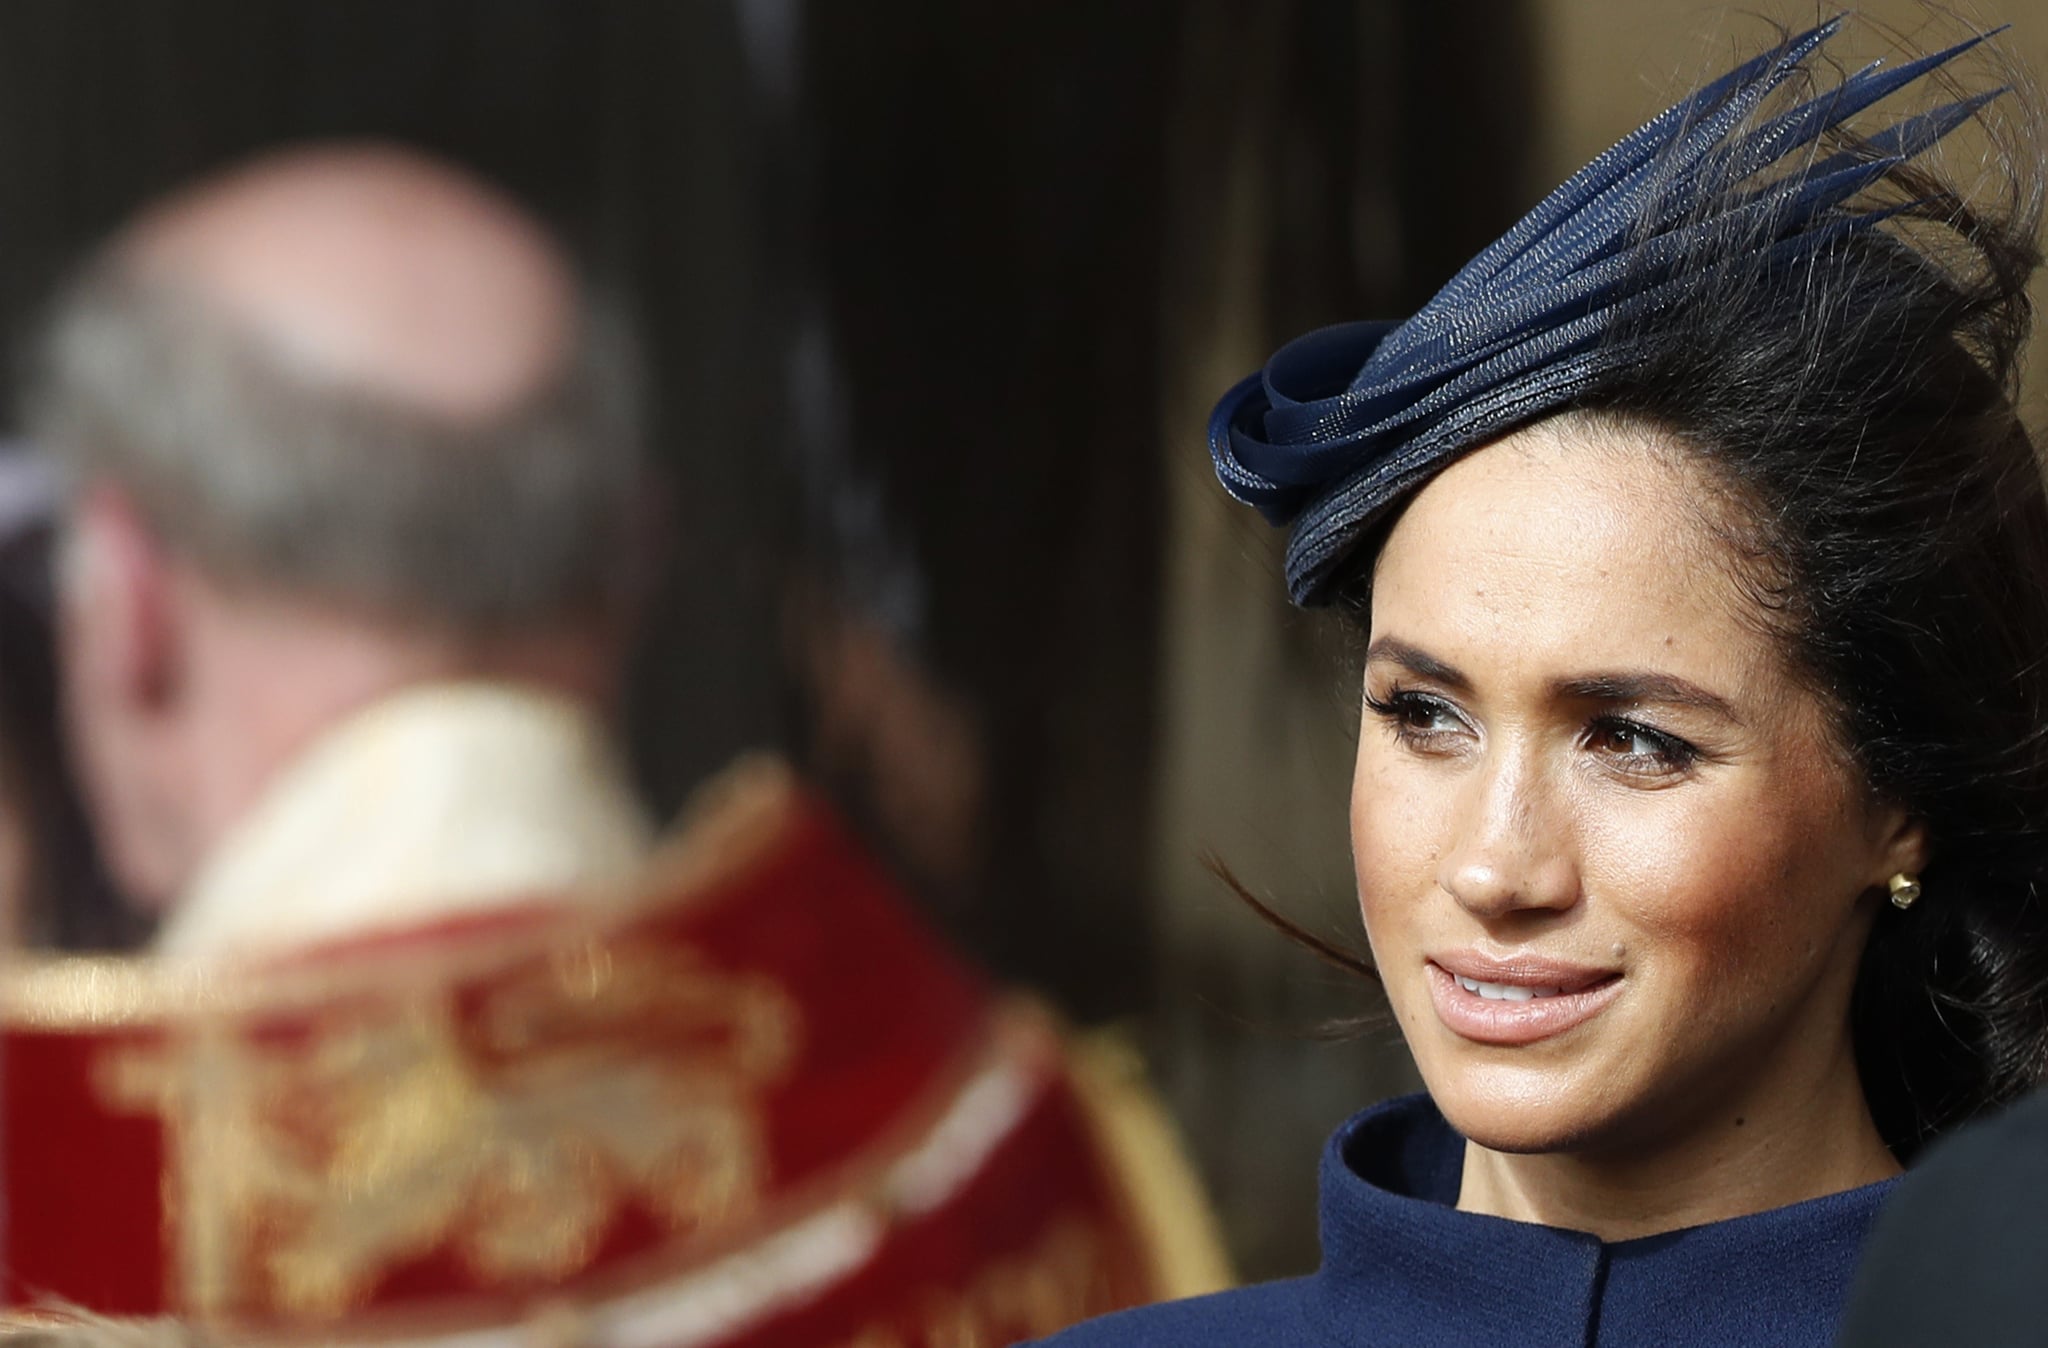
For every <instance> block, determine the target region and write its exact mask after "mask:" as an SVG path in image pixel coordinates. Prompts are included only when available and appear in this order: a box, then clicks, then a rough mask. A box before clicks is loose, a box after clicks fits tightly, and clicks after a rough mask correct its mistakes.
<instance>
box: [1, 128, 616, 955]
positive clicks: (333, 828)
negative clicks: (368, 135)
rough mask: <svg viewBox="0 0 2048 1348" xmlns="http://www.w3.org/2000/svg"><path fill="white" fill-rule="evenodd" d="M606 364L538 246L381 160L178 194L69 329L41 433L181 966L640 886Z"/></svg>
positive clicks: (127, 242) (455, 195) (115, 762)
mask: <svg viewBox="0 0 2048 1348" xmlns="http://www.w3.org/2000/svg"><path fill="white" fill-rule="evenodd" d="M598 345H599V343H598V341H597V337H596V334H595V333H594V332H593V331H592V330H591V328H590V325H589V324H588V323H587V322H586V320H585V316H584V314H583V311H582V306H581V303H580V300H579V297H578V293H577V285H576V281H575V278H574V276H573V274H572V273H571V271H570V269H569V268H568V266H567V265H566V264H565V263H564V261H563V259H562V258H561V257H560V256H559V255H558V253H557V252H556V250H555V248H554V247H553V246H552V245H551V244H550V242H549V241H548V240H547V238H546V237H545V236H544V235H543V234H542V232H541V231H540V230H539V229H538V228H537V227H536V226H535V225H533V224H532V223H531V222H530V221H529V220H527V219H526V218H525V217H524V216H523V215H522V214H521V213H520V212H519V211H517V210H516V209H515V208H514V207H513V206H512V205H511V204H510V203H509V202H507V201H505V200H503V199H502V198H500V197H499V196H497V195H496V194H495V193H493V192H492V191H490V190H489V189H488V188H486V187H484V186H482V185H481V184H479V183H476V182H473V181H471V180H469V179H467V178H465V177H463V176H461V175H459V174H457V173H455V172H453V171H451V170H448V169H445V168H442V167H440V166H438V165H433V164H429V163H426V162H424V161H422V160H419V159H416V158H413V157H409V156H406V155H403V154H399V153H396V152H393V151H387V150H379V149H366V148H336V149H328V150H320V151H306V152H300V153H297V154H293V155H289V156H286V157H282V158H278V159H273V160H270V161H266V162H262V163H259V164H256V165H254V166H252V167H249V168H247V169H244V170H242V171H241V172H239V173H235V174H232V175H230V176H228V177H226V178H224V179H221V180H217V181H213V182H208V183H205V184H203V185H201V186H199V187H197V188H195V189H192V190H191V191H189V192H187V193H185V194H183V195H181V196H178V197H174V198H173V199H171V200H170V201H168V202H166V203H164V204H163V205H161V206H159V207H157V208H155V209H153V210H151V211H148V212H147V213H145V214H144V215H143V216H142V218H141V219H139V220H138V221H136V222H135V223H134V224H133V225H132V226H130V227H129V228H128V229H127V230H126V231H124V232H123V233H122V234H121V235H120V236H119V237H118V238H117V239H116V240H115V241H114V242H113V243H112V244H111V245H110V247H109V248H108V249H107V251H106V253H105V254H104V255H103V256H102V257H101V259H100V260H99V261H98V262H97V263H96V264H95V265H94V266H93V267H92V268H91V269H90V271H89V272H88V273H87V274H86V276H85V277H84V279H83V281H82V282H81V283H80V285H79V286H78V287H77V289H76V290H75V292H74V293H73V294H72V295H71V296H70V298H69V300H68V302H67V303H66V304H65V306H64V307H63V310H62V313H61V315H60V317H59V319H58V322H57V325H56V328H55V331H54V334H53V339H52V342H51V346H50V361H49V369H48V372H47V373H48V384H47V387H46V388H45V390H44V394H43V398H42V400H41V405H40V407H39V408H38V409H37V412H38V415H39V419H40V421H41V425H40V426H39V434H38V438H39V439H40V440H41V441H42V442H43V443H44V444H46V445H48V446H49V447H50V448H51V449H52V450H54V451H55V452H57V453H58V454H59V455H60V456H62V457H63V458H64V460H65V461H66V462H67V465H68V466H69V468H70V469H71V471H72V475H73V477H74V479H75V482H76V486H77V492H78V495H77V498H76V503H75V507H74V510H73V512H72V518H71V520H70V527H69V537H68V540H67V543H66V554H67V555H66V558H65V564H64V571H65V575H64V578H63V585H62V591H61V625H62V640H63V654H64V658H65V662H66V667H67V678H68V691H69V693H70V699H69V711H70V724H71V729H72V735H73V742H74V747H75V752H76V754H77V756H78V759H79V762H80V764H81V768H82V771H83V775H84V780H85V784H86V791H87V795H88V798H89V799H90V801H91V803H92V806H93V808H94V812H95V814H96V816H97V819H98V823H99V829H100V836H101V839H102V846H103V848H104V849H105V851H106V852H107V854H108V856H109V859H110V861H111V863H112V865H113V867H114V869H115V871H116V874H117V875H118V877H119V878H120V879H121V880H122V881H123V882H124V884H125V886H126V887H127V888H128V889H129V890H130V892H131V893H133V894H134V895H135V896H137V897H138V898H140V899H142V900H143V901H145V902H147V903H149V904H151V905H156V906H162V905H168V911H167V916H166V920H165V924H164V929H163V934H162V948H163V949H164V950H165V951H166V952H168V953H172V954H178V955H191V956H222V955H231V954H252V953H260V952H264V951H273V950H277V949H280V948H288V947H290V946H293V945H298V944H304V943H306V942H310V941H320V940H326V939H332V938H334V937H336V936H342V935H349V934H353V933H357V932H360V931H362V930H365V929H370V928H375V927H379V926H386V925H391V924H394V923H413V922H417V921H420V920H421V919H422V918H427V917H432V916H434V915H437V914H452V913H458V912H463V911H468V910H471V909H474V908H476V907H477V906H479V905H487V904H494V903H502V902H504V901H505V899H506V896H508V895H515V896H517V895H532V894H534V893H541V892H556V891H561V890H565V889H568V888H570V887H584V888H588V887H590V886H592V885H596V884H602V883H604V882H609V881H617V880H619V879H622V878H624V877H625V876H627V875H629V874H630V873H631V872H632V871H633V869H634V868H635V867H636V866H637V865H638V863H639V861H640V859H641V857H642V856H643V854H644V853H645V851H646V849H647V846H648V845H649V842H650V839H651V830H650V829H649V827H648V825H647V823H646V821H645V820H644V819H643V818H642V817H641V815H640V813H639V811H638V809H637V807H636V806H635V804H634V802H633V799H632V797H631V795H630V793H629V792H628V790H627V789H626V785H625V783H624V781H623V780H622V778H621V776H620V774H619V772H618V769H617V767H616V765H615V763H614V762H613V760H612V757H611V755H610V753H609V752H608V750H607V748H606V745H605V740H604V736H603V734H602V733H601V730H600V717H601V714H602V709H603V704H604V701H605V699H606V697H607V696H608V695H609V693H610V691H611V688H612V685H613V683H614V681H615V677H616V672H617V659H618V650H619V646H620V640H621V636H622V632H623V626H624V621H623V620H624V617H625V614H624V607H623V601H624V595H623V594H622V593H621V590H622V587H621V585H620V583H619V581H618V579H617V577H618V574H619V572H620V571H621V569H622V568H621V567H620V566H619V564H618V560H617V559H618V556H619V554H620V552H621V551H622V550H623V549H624V548H626V547H628V546H629V545H630V540H631V539H632V538H633V536H634V527H633V526H634V511H635V502H636V501H637V499H638V496H637V492H638V490H639V489H640V487H641V485H642V484H641V482H640V475H641V468H640V463H639V460H638V456H637V454H636V450H635V445H634V442H633V438H632V428H631V421H630V418H629V417H628V415H627V414H626V410H625V409H624V408H623V407H622V406H621V405H620V403H621V401H622V400H621V397H620V390H619V387H618V385H619V384H620V382H621V381H620V380H619V379H618V378H617V377H616V374H615V372H614V371H612V370H610V369H608V368H607V366H606V364H605V363H604V361H603V360H602V359H601V358H600V356H599V353H598ZM342 834H345V835H346V836H347V839H348V842H347V845H346V846H345V847H338V846H337V840H338V837H339V836H340V835H342ZM287 889H288V890H289V891H290V893H291V895H292V898H291V901H290V902H288V903H287V902H281V901H280V897H279V896H280V894H281V893H282V892H283V891H285V890H287Z"/></svg>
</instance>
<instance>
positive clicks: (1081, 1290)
mask: <svg viewBox="0 0 2048 1348" xmlns="http://www.w3.org/2000/svg"><path fill="white" fill-rule="evenodd" d="M1107 1254H1108V1243H1107V1242H1106V1241H1105V1240H1104V1238H1103V1234H1102V1233H1101V1232H1100V1231H1099V1230H1098V1229H1097V1228H1096V1227H1095V1225H1094V1224H1093V1223H1091V1222H1089V1221H1088V1220H1086V1219H1084V1218H1081V1217H1077V1216H1069V1217H1065V1218H1062V1219H1060V1220H1058V1221H1056V1222H1054V1223H1053V1224H1052V1226H1051V1227H1050V1228H1049V1229H1048V1230H1047V1232H1046V1233H1045V1235H1044V1237H1043V1238H1042V1239H1040V1240H1039V1242H1038V1243H1037V1244H1036V1245H1035V1246H1033V1247H1032V1248H1030V1249H1029V1250H1026V1251H1025V1252H1023V1253H1021V1254H1018V1255H1014V1256H1011V1257H1009V1258H1006V1259H998V1260H995V1261H993V1262H992V1263H990V1264H989V1265H988V1266H987V1267H986V1268H984V1269H982V1270H981V1271H980V1272H978V1273H977V1274H976V1275H975V1276H974V1278H973V1279H972V1280H971V1281H970V1282H969V1283H968V1284H967V1286H966V1287H964V1288H957V1289H956V1288H945V1289H936V1290H932V1291H930V1292H927V1293H926V1294H925V1295H924V1296H923V1297H921V1298H920V1300H919V1301H918V1304H917V1306H916V1309H915V1310H914V1311H913V1312H912V1313H911V1314H910V1315H908V1316H907V1317H905V1318H904V1320H903V1322H902V1323H890V1324H875V1325H869V1326H867V1327H865V1328H863V1329H862V1330H861V1331H860V1332H859V1333H858V1334H855V1335H854V1336H853V1337H852V1338H851V1339H848V1340H846V1341H845V1342H844V1343H842V1344H840V1345H838V1348H1003V1345H1005V1344H1011V1343H1015V1342H1017V1341H1018V1340H1020V1339H1036V1338H1041V1337H1043V1336H1045V1335H1047V1334H1051V1333H1052V1332H1054V1331H1055V1330H1059V1329H1064V1328H1065V1327H1066V1326H1068V1325H1071V1324H1074V1323H1075V1322H1077V1321H1080V1320H1085V1319H1087V1318H1089V1317H1090V1316H1094V1315H1102V1314H1105V1313H1107V1312H1109V1311H1113V1310H1117V1309H1120V1308H1121V1307H1123V1306H1124V1305H1126V1304H1127V1302H1128V1299H1127V1298H1123V1297H1119V1296H1118V1295H1117V1289H1116V1288H1115V1287H1114V1286H1113V1285H1112V1279H1111V1277H1110V1275H1109V1274H1108V1273H1107V1272H1106V1270H1105V1263H1106V1256H1107Z"/></svg>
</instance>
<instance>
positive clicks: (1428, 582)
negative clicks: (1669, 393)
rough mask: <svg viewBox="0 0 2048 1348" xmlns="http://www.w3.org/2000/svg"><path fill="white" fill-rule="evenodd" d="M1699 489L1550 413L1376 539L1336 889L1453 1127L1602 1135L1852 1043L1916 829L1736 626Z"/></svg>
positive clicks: (1665, 1131)
mask: <svg viewBox="0 0 2048 1348" xmlns="http://www.w3.org/2000/svg"><path fill="white" fill-rule="evenodd" d="M1716 499H1717V498H1716V496H1715V495H1714V494H1713V493H1712V492H1710V491H1709V489H1708V483H1707V482H1706V480H1705V478H1704V477H1703V476H1701V474H1700V471H1699V469H1698V468H1696V467H1695V466H1693V465H1692V464H1690V463H1688V462H1686V461H1685V460H1684V459H1682V458H1681V457H1680V455H1679V454H1678V453H1677V452H1676V451H1675V449H1674V448H1673V447H1672V446H1671V445H1669V444H1668V443H1663V444H1660V443H1659V441H1658V438H1657V436H1656V434H1655V433H1654V432H1646V431H1638V430H1635V429H1632V428H1626V427H1619V426H1611V425H1596V424H1593V423H1590V422H1588V421H1586V420H1583V419H1578V418H1563V419H1559V420H1555V421H1551V422H1547V423H1543V424H1541V425H1538V426H1536V427H1532V428H1530V429H1529V430H1526V431H1523V432H1520V433H1517V434H1515V435H1513V436H1510V437H1508V438H1506V439H1504V440H1502V441H1500V442H1498V443H1496V444H1494V445H1492V446H1490V447H1488V448H1486V449H1484V450H1481V451H1479V452H1477V453H1475V454H1472V455H1469V456H1468V457H1466V458H1465V459H1463V460H1461V461H1460V462H1459V463H1457V464H1455V465H1454V466H1452V467H1451V468H1450V469H1448V470H1447V471H1446V472H1444V473H1443V474H1442V475H1441V476H1440V477H1438V478H1437V479H1436V480H1435V481H1433V482H1432V483H1431V484H1430V485H1429V486H1428V487H1427V488H1425V489H1424V490H1423V491H1422V492H1421V493H1420V494H1419V495H1418V496H1417V497H1416V499H1415V500H1414V502H1413V503H1412V504H1411V505H1410V506H1409V508H1408V510H1407V511H1406V513H1405V514H1404V515H1403V516H1402V517H1401V519H1400V521H1399V522H1398V524H1397V525H1396V526H1395V528H1394V530H1393V532H1392V534H1391V536H1390V537H1389V540H1388V542H1387V544H1386V547H1385V549H1384V551H1383V552H1382V554H1381V556H1380V559H1379V563H1378V567H1377V570H1376V572H1375V575H1374V584H1373V598H1372V639H1371V646H1370V650H1369V654H1368V657H1367V664H1366V675H1365V697H1366V702H1367V706H1366V709H1365V712H1364V721H1363V725H1362V726H1361V728H1360V732H1359V748H1358V767H1357V773H1356V776H1355V779H1354V782H1353V792H1352V807H1351V834H1352V847H1353V853H1354V857H1355V861H1356V867H1357V872H1358V886H1359V893H1360V895H1361V902H1362V906H1363V910H1364V915H1365V923H1366V930H1367V934H1368V936H1369V938H1370V940H1371V943H1372V948H1373V954H1374V956H1375V958H1376V960H1377V962H1378V964H1379V968H1380V970H1381V972H1382V975H1383V977H1384V979H1385V982H1386V988H1387V994H1388V997H1389V998H1390V1000H1391V1002H1392V1004H1393V1008H1394V1011H1395V1013H1396V1015H1397V1016H1398V1017H1399V1020H1400V1023H1401V1027H1402V1030H1403V1032H1404V1033H1405V1034H1406V1036H1407V1039H1408V1043H1409V1046H1410V1047H1411V1049H1412V1050H1413V1052H1414V1055H1415V1059H1416V1062H1417V1064H1418V1065H1419V1067H1420V1068H1421V1071H1422V1075H1423V1079H1424V1081H1425V1082H1426V1083H1427V1085H1428V1087H1429V1090H1430V1093H1431V1095H1432V1096H1433V1097H1434V1098H1435V1100H1436V1102H1437V1104H1438V1105H1439V1106H1440V1107H1441V1108H1442V1109H1443V1111H1444V1113H1445V1115H1446V1117H1447V1118H1448V1119H1449V1120H1450V1121H1451V1123H1452V1125H1453V1126H1454V1127H1456V1128H1457V1129H1458V1130H1459V1131H1460V1132H1462V1133H1463V1134H1465V1136H1467V1137H1468V1138H1471V1139H1472V1140H1473V1141H1475V1142H1477V1143H1479V1144H1480V1145H1481V1146H1485V1147H1489V1148H1492V1149H1494V1150H1498V1151H1513V1152H1536V1151H1560V1150H1569V1151H1599V1152H1612V1153H1616V1154H1626V1153H1630V1152H1633V1151H1636V1150H1638V1149H1641V1148H1645V1147H1654V1146H1657V1145H1659V1143H1660V1142H1662V1141H1668V1140H1671V1139H1672V1138H1673V1137H1675V1136H1676V1135H1677V1134H1678V1133H1681V1132H1683V1131H1684V1130H1687V1129H1693V1128H1697V1127H1700V1126H1702V1125H1703V1124H1704V1123H1706V1122H1707V1120H1708V1119H1709V1116H1711V1117H1712V1118H1713V1120H1714V1121H1715V1122H1717V1123H1719V1124H1729V1123H1734V1122H1736V1121H1737V1120H1741V1119H1744V1118H1745V1117H1747V1118H1748V1119H1749V1120H1751V1121H1753V1122H1755V1123H1758V1124H1764V1123H1767V1121H1768V1120H1769V1118H1770V1116H1771V1112H1772V1110H1773V1108H1777V1109H1781V1110H1782V1109H1785V1108H1793V1107H1796V1099H1797V1095H1798V1093H1799V1092H1800V1091H1802V1090H1809V1089H1812V1085H1811V1084H1810V1083H1814V1082H1817V1081H1819V1080H1820V1079H1821V1078H1822V1077H1824V1076H1825V1075H1827V1074H1830V1073H1837V1072H1842V1071H1848V1072H1853V1070H1854V1067H1853V1058H1852V1057H1851V1048H1850V1041H1849V1032H1848V1006H1849V994H1850V990H1851V987H1852V986H1853V983H1854V978H1855V972H1856V966H1857V963H1858V960H1859V958H1860V955H1861V952H1862V949H1863V945H1864V941H1865V938H1866V936H1867V935H1868V932H1869V927H1870V923H1871V921H1872V920H1873V918H1874V916H1875V914H1876V910H1877V907H1878V906H1879V902H1880V900H1879V898H1878V896H1877V893H1876V892H1875V889H1874V887H1876V886H1879V885H1881V884H1882V883H1883V881H1884V879H1885V878H1886V877H1887V876H1888V875H1890V874H1891V872H1892V871H1893V870H1895V869H1900V868H1901V867H1902V865H1905V864H1907V863H1911V862H1914V861H1916V860H1917V856H1918V848H1919V846H1920V836H1919V833H1918V831H1917V829H1915V828H1914V827H1913V826H1911V825H1910V824H1909V823H1908V822H1907V821H1906V820H1905V819H1904V818H1903V816H1902V815H1901V814H1900V812H1898V811H1897V810H1894V809H1891V808H1888V807H1882V806H1879V805H1877V804H1875V803H1873V802H1871V801H1870V800H1869V799H1868V796H1867V793H1866V792H1865V791H1864V790H1863V789H1862V787H1861V785H1860V783H1859V780H1858V777H1857V774H1856V773H1855V771H1854V769H1853V768H1852V767H1851V766H1850V765H1849V763H1848V762H1847V761H1846V758H1845V756H1844V755H1843V754H1842V752H1841V751H1840V750H1839V749H1838V748H1837V746H1836V743H1835V741H1834V739H1833V737H1832V736H1831V734H1830V731H1829V724H1828V719H1827V717H1826V715H1825V711H1824V708H1823V707H1822V705H1821V703H1820V701H1819V699H1818V698H1817V697H1816V696H1815V695H1814V694H1813V693H1812V692H1811V691H1809V689H1808V688H1807V687H1806V686H1805V684H1804V683H1803V682H1802V681H1801V680H1800V679H1799V678H1798V677H1797V676H1796V674H1795V672H1794V670H1793V669H1792V668H1791V667H1790V666H1789V665H1788V663H1787V662H1786V660H1785V658H1784V656H1783V654H1782V652H1781V650H1780V649H1779V647H1778V644H1777V643H1776V642H1775V641H1773V640H1772V639H1771V638H1770V637H1769V636H1768V635H1767V634H1766V633H1765V632H1764V631H1762V630H1761V625H1760V623H1759V622H1758V621H1757V620H1756V619H1757V617H1758V615H1757V614H1756V613H1755V612H1754V611H1753V605H1754V603H1755V601H1754V600H1753V599H1751V598H1749V597H1748V596H1747V595H1746V594H1745V592H1744V590H1743V588H1742V587H1741V586H1740V585H1739V584H1738V583H1737V581H1736V579H1735V573H1734V571H1733V569H1732V565H1733V559H1732V557H1731V555H1730V550H1729V546H1728V544H1726V543H1725V542H1723V541H1722V540H1721V539H1720V537H1719V536H1718V534H1717V532H1716V531H1715V530H1713V529H1712V528H1711V527H1709V526H1708V525H1707V524H1705V523H1703V522H1702V519H1701V516H1702V514H1703V513H1707V515H1708V517H1709V518H1711V509H1712V508H1713V507H1712V503H1713V502H1714V501H1715V500H1716ZM1703 506H1704V507H1708V510H1707V511H1706V512H1703V510H1702V507H1703ZM1723 1113H1725V1114H1726V1115H1727V1117H1726V1118H1721V1117H1720V1116H1721V1114H1723Z"/></svg>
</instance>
